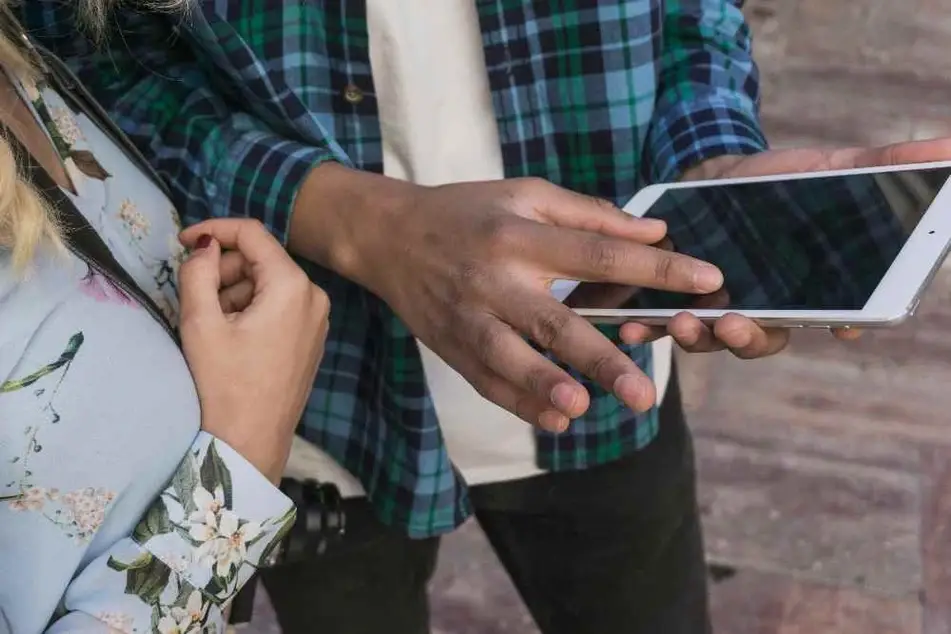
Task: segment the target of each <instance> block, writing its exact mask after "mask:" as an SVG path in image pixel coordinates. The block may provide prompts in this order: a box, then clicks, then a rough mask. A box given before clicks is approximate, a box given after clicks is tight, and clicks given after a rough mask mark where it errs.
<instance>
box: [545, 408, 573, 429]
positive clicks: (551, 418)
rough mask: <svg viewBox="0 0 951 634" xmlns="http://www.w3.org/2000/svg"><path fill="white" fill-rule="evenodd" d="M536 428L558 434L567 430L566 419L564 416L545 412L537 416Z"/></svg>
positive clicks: (550, 411)
mask: <svg viewBox="0 0 951 634" xmlns="http://www.w3.org/2000/svg"><path fill="white" fill-rule="evenodd" d="M538 426H539V427H541V428H542V429H544V430H545V431H547V432H551V433H553V434H560V433H562V432H563V431H565V430H566V429H568V417H567V416H565V415H564V414H560V413H558V412H555V411H552V410H547V411H544V412H542V413H541V414H540V415H539V416H538Z"/></svg>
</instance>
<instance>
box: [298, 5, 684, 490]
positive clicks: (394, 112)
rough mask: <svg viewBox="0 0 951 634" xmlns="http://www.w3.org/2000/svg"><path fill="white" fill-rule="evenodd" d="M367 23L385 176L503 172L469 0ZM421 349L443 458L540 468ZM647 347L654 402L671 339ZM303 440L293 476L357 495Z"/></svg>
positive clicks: (486, 478) (505, 416) (519, 474)
mask: <svg viewBox="0 0 951 634" xmlns="http://www.w3.org/2000/svg"><path fill="white" fill-rule="evenodd" d="M367 19H368V26H369V35H370V64H371V68H372V71H373V83H374V87H375V90H376V96H377V105H378V108H379V117H380V127H381V132H382V140H383V170H384V173H385V174H386V175H387V176H390V177H392V178H398V179H402V180H407V181H411V182H414V183H417V184H420V185H444V184H447V183H458V182H466V181H483V180H496V179H501V178H503V176H504V172H503V164H502V152H501V148H500V144H499V133H498V128H497V125H496V121H495V112H494V110H493V108H492V100H491V94H490V92H489V85H488V75H487V73H486V69H485V59H484V57H483V47H482V38H481V30H480V28H479V20H478V15H477V13H476V7H475V3H474V2H472V0H400V1H399V2H394V1H393V0H367ZM420 351H421V353H422V358H423V366H424V368H425V371H426V378H427V382H428V383H429V388H430V391H431V393H432V395H433V400H434V402H435V406H436V413H437V415H438V417H439V422H440V427H441V428H442V431H443V436H444V437H445V440H446V445H447V448H448V451H449V456H450V458H451V459H452V461H453V463H454V464H455V465H456V467H457V468H458V469H459V470H460V472H461V473H462V475H463V477H465V479H466V481H467V482H468V483H469V484H482V483H487V482H499V481H503V480H512V479H517V478H523V477H526V476H530V475H534V474H537V473H540V472H541V471H540V470H539V469H538V467H536V466H535V440H534V435H533V432H532V428H531V427H530V426H529V425H527V424H526V423H525V422H523V421H521V420H520V419H518V418H516V417H515V416H513V415H512V414H509V413H508V412H506V411H505V410H503V409H501V408H500V407H497V406H496V405H494V404H493V403H490V402H489V401H487V400H485V399H484V398H482V397H481V396H479V394H478V393H477V392H476V391H475V389H474V388H472V386H470V385H469V384H468V383H467V382H466V381H465V380H464V379H463V378H462V377H461V376H459V374H457V373H456V372H455V371H454V370H452V369H451V368H450V367H449V366H448V365H446V364H445V363H444V362H443V361H442V360H441V359H439V357H437V356H436V355H435V354H433V353H432V352H431V351H430V350H428V349H427V348H425V346H423V345H422V344H420ZM653 352H654V376H655V379H654V380H655V383H656V385H657V392H658V400H659V399H661V398H663V395H664V391H665V390H666V387H667V381H668V378H669V376H670V368H671V343H670V339H669V338H665V339H663V340H661V341H659V342H657V343H655V344H654V349H653ZM303 444H304V443H303V441H299V442H298V444H297V446H295V455H294V458H293V460H292V468H291V469H289V471H290V472H291V473H292V474H298V475H307V476H310V477H318V478H319V479H321V480H324V481H327V480H331V481H334V482H336V483H337V484H338V486H341V485H342V492H343V494H344V495H348V496H352V495H358V494H360V493H362V489H361V488H360V485H359V483H357V482H356V480H355V478H353V477H352V476H350V475H349V474H348V473H346V472H345V471H344V470H343V469H342V468H340V467H339V466H338V465H336V464H335V463H333V461H332V460H331V459H330V458H329V457H327V456H326V455H324V454H323V453H322V452H320V451H319V450H317V449H316V448H313V447H307V448H304V447H302V445H303ZM305 458H306V461H305ZM328 463H329V464H328Z"/></svg>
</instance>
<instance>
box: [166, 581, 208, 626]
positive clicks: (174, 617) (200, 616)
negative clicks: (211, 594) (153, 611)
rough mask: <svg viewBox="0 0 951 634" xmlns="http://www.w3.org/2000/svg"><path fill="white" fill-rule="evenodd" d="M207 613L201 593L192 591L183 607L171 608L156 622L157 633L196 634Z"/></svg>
mask: <svg viewBox="0 0 951 634" xmlns="http://www.w3.org/2000/svg"><path fill="white" fill-rule="evenodd" d="M207 612H208V605H207V604H205V602H204V600H203V598H202V596H201V592H200V591H198V590H194V591H193V592H192V593H191V594H190V595H188V601H187V602H186V603H185V607H177V606H176V607H173V608H171V609H169V610H168V612H166V613H165V614H163V615H162V617H161V618H160V619H159V621H158V631H159V632H160V634H191V633H192V632H194V633H196V634H197V632H199V631H200V630H201V627H202V621H204V619H205V615H206V613H207Z"/></svg>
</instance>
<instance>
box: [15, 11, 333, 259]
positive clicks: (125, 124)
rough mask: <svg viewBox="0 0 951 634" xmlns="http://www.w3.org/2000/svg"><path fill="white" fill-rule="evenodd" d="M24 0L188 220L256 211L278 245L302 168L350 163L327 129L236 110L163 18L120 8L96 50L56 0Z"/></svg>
mask: <svg viewBox="0 0 951 634" xmlns="http://www.w3.org/2000/svg"><path fill="white" fill-rule="evenodd" d="M24 5H33V7H26V8H24V9H23V16H22V17H23V19H24V22H25V23H26V25H27V27H28V28H29V30H30V32H31V33H33V34H34V37H36V38H37V39H38V40H39V41H40V42H41V43H42V44H44V45H46V46H47V47H49V48H51V49H52V50H53V52H54V53H57V54H58V55H59V56H60V57H61V58H63V59H65V60H66V61H67V62H68V63H69V64H70V66H71V67H72V69H73V70H74V71H75V72H76V73H77V75H78V76H79V78H80V79H81V80H82V81H83V82H84V83H85V84H86V86H87V88H88V89H89V90H90V91H91V92H92V93H93V94H94V95H95V96H96V98H97V99H98V100H99V101H100V102H101V103H102V104H103V105H104V106H105V107H106V109H107V110H108V111H109V114H110V115H111V116H112V117H113V119H114V120H115V121H116V122H117V123H118V124H119V125H120V127H121V128H122V129H123V131H124V132H125V133H126V134H128V135H129V136H130V138H131V139H132V140H133V141H134V142H135V143H136V144H137V145H138V146H139V147H140V148H142V149H144V150H148V151H146V152H145V154H146V155H147V156H149V157H150V160H152V162H153V167H154V168H155V169H156V170H157V171H158V172H159V173H160V174H161V175H162V176H163V177H164V178H165V179H166V181H167V182H168V183H169V184H170V186H171V188H172V198H173V202H174V203H175V204H176V206H177V207H178V208H179V210H180V212H181V213H182V214H183V217H184V218H183V219H184V220H185V222H186V223H187V224H191V223H194V222H198V221H201V220H204V219H207V218H209V217H216V216H231V217H250V218H256V219H258V220H260V221H261V222H263V223H264V224H265V225H266V226H267V227H268V228H269V229H270V231H271V232H272V233H273V234H274V235H275V236H276V237H277V238H278V239H280V240H282V242H284V243H286V241H287V236H288V231H289V225H290V216H291V211H292V209H293V204H294V199H295V198H296V195H297V192H298V191H299V189H300V185H301V184H302V182H303V180H304V179H305V178H306V176H307V174H308V173H309V172H310V170H311V169H312V168H313V167H314V166H316V165H318V164H320V163H322V162H324V161H328V160H337V161H341V162H344V163H349V159H348V158H347V157H346V155H345V154H344V152H343V151H342V150H341V149H340V148H339V146H338V145H337V144H336V143H334V142H333V141H332V140H331V139H330V138H329V137H324V138H313V137H314V136H316V135H311V138H307V139H303V138H300V135H297V134H296V131H280V132H281V133H278V131H275V130H274V129H271V128H269V127H268V123H267V122H265V120H263V119H262V118H261V117H259V116H252V115H251V114H250V113H248V112H245V111H243V110H242V109H241V108H240V106H238V105H236V104H237V103H239V102H238V100H237V99H234V98H233V97H232V96H230V95H227V94H226V93H224V92H223V91H220V90H218V89H217V88H216V87H215V86H213V85H212V83H211V81H210V80H209V77H210V76H211V74H212V73H213V72H215V69H214V68H213V67H206V68H203V67H202V66H200V65H199V64H200V63H199V61H198V59H197V56H196V55H195V53H194V52H193V50H192V49H191V48H190V47H189V46H188V45H186V44H185V41H184V40H182V39H180V38H179V37H177V36H176V34H175V30H174V29H173V27H172V25H171V23H170V21H169V20H170V19H169V18H165V17H162V16H158V15H154V14H142V13H136V12H133V11H129V10H124V9H123V10H120V11H119V12H118V14H117V16H116V19H117V20H119V21H120V24H119V27H120V32H121V33H122V34H123V36H122V37H121V38H120V37H116V38H114V40H113V41H110V42H109V44H108V47H107V48H105V49H102V50H100V49H97V48H96V47H94V46H92V45H91V44H90V43H89V42H87V41H85V39H84V38H82V37H81V36H76V35H75V30H71V29H70V28H69V25H68V24H67V23H68V22H71V21H72V20H73V16H72V15H71V12H68V13H64V12H63V9H61V8H60V7H61V5H62V3H58V2H36V3H24ZM61 14H62V15H61ZM202 57H203V58H204V57H205V56H204V55H203V56H202ZM212 59H213V57H212ZM295 137H296V138H295Z"/></svg>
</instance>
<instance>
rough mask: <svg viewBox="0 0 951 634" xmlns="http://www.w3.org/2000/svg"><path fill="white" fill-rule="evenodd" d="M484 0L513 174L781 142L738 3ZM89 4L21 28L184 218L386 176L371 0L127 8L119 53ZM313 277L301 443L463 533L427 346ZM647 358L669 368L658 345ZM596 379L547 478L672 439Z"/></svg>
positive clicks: (632, 179)
mask: <svg viewBox="0 0 951 634" xmlns="http://www.w3.org/2000/svg"><path fill="white" fill-rule="evenodd" d="M473 1H474V2H476V5H477V7H478V14H479V19H480V23H481V30H482V41H483V43H484V49H485V61H486V67H487V70H488V75H489V83H490V88H491V92H492V103H493V105H494V108H495V112H496V116H497V120H498V127H499V132H500V136H501V144H502V155H503V158H504V163H505V171H506V175H507V176H509V177H518V176H539V177H543V178H546V179H548V180H550V181H552V182H554V183H556V184H558V185H561V186H563V187H566V188H568V189H572V190H575V191H578V192H583V193H585V194H590V195H593V196H600V197H603V198H605V199H608V200H611V201H613V202H615V203H617V204H624V203H626V202H627V200H628V199H629V198H630V197H631V196H632V195H633V194H634V193H635V192H636V191H637V190H638V188H639V187H641V186H642V185H643V184H645V183H649V182H659V181H668V180H671V179H675V178H677V177H678V175H679V174H680V173H681V172H682V170H684V169H685V168H686V167H689V166H690V165H692V164H695V163H697V162H699V161H702V160H704V159H707V158H711V157H715V156H719V155H724V154H749V153H754V152H758V151H761V150H763V149H764V148H765V147H766V141H765V139H764V138H763V135H762V133H761V132H760V127H759V123H758V118H757V105H758V81H757V73H756V67H755V65H754V63H753V60H752V58H751V52H750V34H749V31H748V28H747V25H746V23H745V21H744V18H743V14H742V12H741V10H740V6H739V5H740V0H525V1H523V0H473ZM70 5H71V3H66V2H61V1H60V0H48V1H39V0H36V1H33V2H25V3H22V6H21V8H20V11H21V18H22V19H23V20H24V22H25V25H26V27H27V28H28V30H29V31H30V32H31V33H32V34H33V36H34V37H35V38H37V39H38V40H39V41H40V42H41V43H43V44H45V45H46V46H48V47H49V48H51V49H52V50H53V51H54V52H56V53H58V54H59V55H60V56H62V57H64V58H65V59H66V60H67V61H68V62H69V63H70V64H71V66H72V67H73V68H74V70H75V71H76V72H77V73H78V74H79V76H80V77H81V78H82V80H83V81H84V82H86V83H87V85H88V87H89V88H90V89H91V90H92V91H93V93H94V94H96V95H97V96H98V98H99V99H100V100H101V101H102V102H103V104H104V105H105V106H106V108H107V109H108V110H109V111H110V113H111V114H112V115H113V117H114V118H115V119H116V121H117V122H118V123H119V125H120V126H121V127H122V128H123V129H124V130H125V131H126V133H127V134H128V135H129V136H130V137H131V138H132V140H133V141H134V142H135V143H137V144H138V145H139V146H140V147H141V149H142V150H143V151H144V152H145V154H146V155H147V156H149V157H150V160H152V161H153V164H154V166H155V168H156V169H157V170H158V172H159V173H160V174H161V175H162V176H163V177H164V178H165V179H167V181H168V183H169V185H170V187H171V189H172V192H173V197H174V200H175V202H176V204H177V205H178V207H179V209H180V211H181V212H182V213H183V216H184V218H185V221H186V222H189V223H191V222H195V221H198V220H201V219H204V218H208V217H210V216H241V217H244V216H250V217H253V218H258V219H260V220H261V221H263V222H264V223H265V224H266V225H267V226H268V227H269V228H270V229H271V231H273V232H274V234H275V235H276V236H278V237H279V238H280V239H281V240H284V241H286V239H287V231H288V224H289V222H288V220H289V217H290V213H291V209H292V205H293V202H294V198H295V195H296V193H297V191H298V188H299V186H300V184H301V181H302V180H303V179H304V178H305V176H306V174H307V173H308V172H309V170H310V169H311V168H312V167H313V166H314V165H316V164H319V163H320V162H322V161H340V162H342V163H345V164H349V165H353V166H356V167H358V168H361V169H365V170H372V171H376V172H380V171H382V168H383V165H382V152H381V145H380V128H379V122H378V117H377V103H376V99H375V96H374V91H373V77H372V74H371V69H370V59H369V54H368V36H367V20H366V7H365V1H364V0H334V1H330V0H297V1H290V0H286V1H281V0H244V1H242V2H225V1H224V0H217V1H215V0H196V1H195V2H194V3H193V7H194V8H193V10H192V12H191V14H190V15H188V16H187V17H185V18H184V19H182V18H177V17H176V18H167V17H161V16H156V15H145V14H139V13H135V12H132V11H130V10H127V9H125V8H123V9H121V10H120V11H119V14H118V15H117V16H116V22H117V26H118V27H119V28H120V29H121V34H117V35H115V36H113V37H112V38H111V40H110V42H109V45H108V50H96V49H95V47H93V46H91V45H90V44H89V43H88V42H87V41H85V40H84V39H82V38H79V37H77V36H76V34H75V30H74V21H73V15H72V9H71V8H70ZM441 54H451V52H448V51H443V52H441ZM348 87H356V88H357V89H359V90H360V91H362V95H363V98H362V99H353V98H352V95H353V94H354V93H353V91H352V90H350V91H349V92H348ZM347 95H350V96H351V98H350V99H348V98H347ZM302 265H303V266H304V267H305V268H306V269H307V270H308V272H309V273H310V274H311V275H312V277H313V279H314V280H315V281H316V282H317V283H318V284H320V285H322V286H323V287H324V288H325V289H326V290H327V292H328V293H329V295H330V297H331V300H332V302H333V307H334V308H333V315H332V317H331V327H330V335H329V341H328V344H327V351H326V356H325V358H324V361H323V365H322V366H321V369H320V372H319V375H318V377H317V381H316V383H315V386H314V390H313V393H312V394H311V397H310V400H309V402H308V405H307V410H306V413H305V416H304V419H303V421H302V423H301V426H300V433H301V434H302V435H303V436H304V437H306V438H307V439H309V440H310V441H312V442H314V443H316V444H317V445H319V446H320V447H322V448H323V449H324V450H325V451H327V452H328V453H329V454H330V455H331V456H333V457H334V458H335V459H336V460H337V461H338V462H340V463H341V464H342V465H344V466H345V467H346V468H347V469H348V470H349V471H350V472H352V473H353V474H355V475H356V476H357V477H358V478H359V479H360V481H361V482H362V483H363V485H364V487H365V488H366V490H367V492H368V495H369V496H370V498H371V499H372V501H373V502H374V504H375V507H376V509H377V511H378V513H379V516H380V517H381V519H382V520H383V521H385V522H387V523H389V524H392V525H397V526H401V527H403V528H404V529H405V530H406V531H407V532H408V534H410V535H412V536H414V537H424V536H429V535H434V534H439V533H442V532H446V531H449V530H452V529H453V528H454V527H456V526H458V525H459V524H460V523H461V522H462V521H463V520H464V519H465V518H466V517H467V516H468V515H469V512H470V507H469V501H468V496H467V491H466V486H465V483H464V481H463V480H462V479H461V477H460V476H459V474H458V473H457V472H456V471H455V469H454V468H453V466H452V463H451V462H450V459H449V456H448V455H447V453H446V449H445V447H444V443H443V439H442V436H441V433H440V430H439V424H438V421H437V419H436V414H435V411H434V409H433V403H432V399H431V398H430V395H429V393H428V390H427V386H426V381H425V377H424V375H423V368H422V364H421V361H420V357H419V353H418V350H417V346H416V343H415V340H414V338H413V337H412V335H411V334H410V333H409V332H408V331H407V329H406V327H405V326H404V325H403V324H402V323H401V322H400V320H399V319H398V318H397V317H396V316H395V315H394V314H393V313H392V311H391V310H390V309H389V308H388V307H387V306H386V305H385V304H384V303H383V302H382V301H380V300H379V299H378V298H376V297H374V296H373V295H371V294H370V293H368V292H367V291H365V290H364V289H362V288H359V287H357V286H355V285H354V284H352V283H350V282H348V281H347V280H344V279H342V278H340V277H338V276H336V275H334V274H332V273H330V272H329V271H327V270H323V269H321V268H319V267H317V266H314V265H313V264H310V263H306V262H304V263H302ZM629 352H630V354H631V355H632V357H633V358H634V359H635V360H636V361H637V362H638V364H639V365H640V366H641V367H642V368H643V369H645V370H646V371H647V372H651V357H650V348H649V347H634V348H630V349H629ZM585 383H586V385H587V387H588V389H589V390H591V392H592V395H593V398H592V405H591V409H590V411H589V413H588V414H587V415H586V416H584V417H583V418H581V419H580V420H578V421H576V422H575V423H574V425H573V427H572V429H571V430H570V431H569V432H567V433H565V434H562V435H560V436H555V435H550V434H545V433H538V434H537V461H538V464H539V465H540V466H541V467H543V468H545V469H549V470H553V471H563V470H569V469H584V468H587V467H591V466H594V465H599V464H602V463H606V462H609V461H611V460H615V459H617V458H619V457H621V456H623V455H626V454H628V453H630V452H633V451H637V450H639V449H641V448H643V447H644V446H646V445H647V444H648V443H649V442H650V441H651V440H652V439H653V438H654V437H655V435H656V432H657V412H656V410H654V411H650V412H647V413H645V414H635V413H633V412H631V411H630V410H628V409H625V408H624V407H623V406H622V405H621V404H620V403H619V402H618V401H617V400H616V399H615V398H614V397H613V396H612V395H611V394H608V393H605V392H604V391H602V390H601V389H599V388H597V387H596V386H594V385H592V384H590V383H589V382H585ZM472 424H474V425H478V424H479V421H477V420H476V421H472ZM644 486H651V483H649V482H645V483H644Z"/></svg>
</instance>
